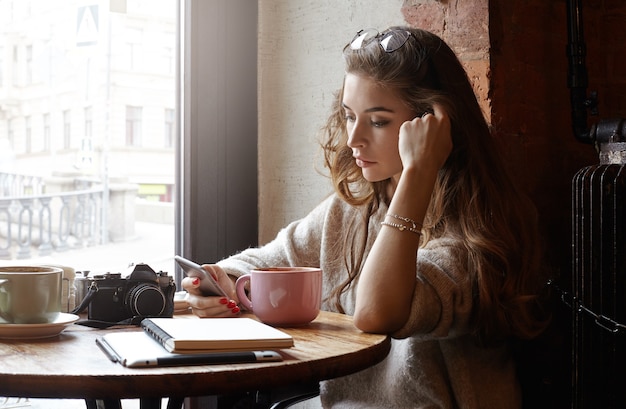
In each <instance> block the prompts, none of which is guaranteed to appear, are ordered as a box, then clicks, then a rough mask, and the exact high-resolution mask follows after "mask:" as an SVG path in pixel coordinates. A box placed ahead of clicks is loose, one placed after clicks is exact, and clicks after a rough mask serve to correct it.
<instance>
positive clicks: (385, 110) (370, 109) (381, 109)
mask: <svg viewBox="0 0 626 409" xmlns="http://www.w3.org/2000/svg"><path fill="white" fill-rule="evenodd" d="M341 106H342V107H344V108H345V109H349V110H351V111H352V108H350V107H349V106H347V105H346V104H344V103H343V102H342V103H341ZM379 111H383V112H391V113H393V112H394V110H393V109H389V108H385V107H371V108H368V109H366V110H365V112H367V113H370V112H379Z"/></svg>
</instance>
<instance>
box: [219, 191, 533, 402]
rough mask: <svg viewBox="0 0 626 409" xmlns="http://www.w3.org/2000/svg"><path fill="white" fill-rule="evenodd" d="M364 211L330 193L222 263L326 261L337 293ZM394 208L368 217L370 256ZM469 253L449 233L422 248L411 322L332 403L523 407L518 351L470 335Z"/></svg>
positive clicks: (346, 380) (330, 397) (341, 386)
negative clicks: (481, 343) (349, 235)
mask: <svg viewBox="0 0 626 409" xmlns="http://www.w3.org/2000/svg"><path fill="white" fill-rule="evenodd" d="M362 211H363V210H362V209H360V210H359V209H355V208H354V207H351V206H349V205H348V204H346V203H345V202H343V201H342V200H340V199H339V198H338V197H336V196H335V195H333V196H330V197H329V198H328V199H326V200H325V201H324V202H322V203H321V204H320V205H319V206H318V207H316V208H315V209H314V210H313V211H312V212H311V213H309V214H308V215H307V216H306V217H305V218H303V219H301V220H299V221H296V222H293V223H291V224H290V225H288V226H287V227H286V228H284V229H283V230H282V231H281V232H280V233H279V234H278V235H277V237H276V238H275V239H274V240H273V241H272V242H270V243H268V244H267V245H265V246H263V247H261V248H258V249H252V248H251V249H247V250H245V251H243V252H241V253H239V254H237V255H235V256H232V257H230V258H228V259H225V260H222V261H221V262H219V263H218V264H219V265H220V266H221V267H222V268H224V269H225V270H226V271H227V272H228V273H229V274H232V275H234V276H239V275H241V274H245V273H247V272H248V271H249V270H250V269H251V268H253V267H268V266H286V265H291V266H320V267H321V268H322V270H323V272H324V281H323V286H324V294H329V292H330V290H331V289H332V288H334V287H336V286H337V285H338V284H339V283H342V282H343V281H344V280H345V278H346V276H347V271H346V268H345V265H344V264H345V263H344V261H343V255H344V253H346V251H345V250H344V248H343V246H344V239H343V235H342V232H343V230H344V229H346V228H347V226H351V225H352V223H355V221H356V222H358V221H359V220H363V219H362V217H363V216H362V214H361V212H362ZM386 211H387V208H386V207H384V206H383V207H382V208H380V209H379V211H378V212H377V213H376V214H375V215H374V216H373V217H372V219H371V220H370V222H369V224H368V230H369V237H368V241H367V243H366V246H365V252H366V254H367V252H369V250H370V248H371V246H372V244H373V242H374V240H375V238H376V236H377V233H378V231H379V229H380V222H381V221H382V219H383V218H384V215H385V213H386ZM355 241H356V242H358V240H355ZM355 248H359V246H358V245H355ZM465 259H466V253H465V251H464V250H463V248H462V247H461V246H460V245H458V243H455V242H454V241H452V240H451V239H446V238H443V239H438V240H434V241H431V242H429V243H428V245H427V246H426V247H425V248H422V249H420V250H419V252H418V254H417V258H416V262H417V271H418V273H417V277H416V287H415V294H414V296H413V303H412V305H407V308H409V309H410V310H411V313H410V317H409V320H408V321H407V323H406V325H405V326H404V327H403V328H401V329H400V330H399V331H397V332H396V333H394V334H391V335H392V336H393V338H394V339H393V340H392V347H391V352H390V353H389V355H388V356H387V358H386V359H385V360H384V361H382V362H381V363H379V364H378V365H376V366H374V367H371V368H369V369H366V370H363V371H361V372H359V373H357V374H354V375H350V376H346V377H343V378H338V379H333V380H329V381H325V382H323V383H322V384H321V401H322V404H323V405H324V407H327V408H446V409H448V408H450V409H452V408H462V409H475V408H484V409H509V408H520V407H521V393H520V390H519V385H518V383H517V379H516V376H515V366H514V362H513V360H512V357H511V355H510V353H509V351H508V349H507V348H506V347H500V348H491V349H485V348H480V347H478V346H476V345H475V344H474V342H473V340H472V339H471V338H470V336H468V334H467V331H468V322H469V318H470V313H471V310H472V291H471V287H472V284H471V282H470V280H469V279H468V273H467V265H466V262H465ZM356 285H358V283H357V284H356ZM355 294H356V288H355V286H352V287H351V288H350V289H349V290H348V291H347V292H346V293H345V294H344V295H343V297H342V306H343V308H344V309H345V311H346V313H348V314H352V313H353V311H354V299H355ZM323 309H325V310H328V311H333V310H334V308H333V307H332V302H329V301H328V300H327V301H325V302H324V304H323Z"/></svg>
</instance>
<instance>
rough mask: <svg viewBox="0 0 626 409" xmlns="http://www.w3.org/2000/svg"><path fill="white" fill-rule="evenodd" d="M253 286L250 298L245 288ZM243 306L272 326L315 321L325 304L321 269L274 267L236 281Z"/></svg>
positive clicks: (252, 273)
mask: <svg viewBox="0 0 626 409" xmlns="http://www.w3.org/2000/svg"><path fill="white" fill-rule="evenodd" d="M248 282H249V283H250V298H251V299H252V300H250V298H248V296H247V294H246V291H245V285H246V284H247V283H248ZM235 286H236V288H237V296H238V297H239V301H240V302H241V304H243V306H244V307H246V308H247V309H249V310H250V311H252V312H253V313H254V315H256V316H257V317H258V318H259V319H260V320H261V321H263V322H264V323H266V324H270V325H278V326H291V325H304V324H308V323H309V322H311V321H313V320H314V319H315V317H317V314H319V311H320V304H321V302H322V270H321V269H319V268H312V267H271V268H263V269H258V270H252V271H250V274H246V275H243V276H241V277H239V278H238V279H237V283H236V284H235Z"/></svg>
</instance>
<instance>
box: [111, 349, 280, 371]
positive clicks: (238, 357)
mask: <svg viewBox="0 0 626 409" xmlns="http://www.w3.org/2000/svg"><path fill="white" fill-rule="evenodd" d="M282 360H283V358H282V356H281V355H280V354H279V353H278V352H276V351H233V352H211V353H206V354H175V355H169V356H163V357H155V358H149V359H135V360H130V359H125V360H120V361H119V362H120V363H121V364H122V365H124V366H127V367H131V368H136V367H146V366H174V365H207V364H234V363H246V362H248V363H249V362H276V361H282Z"/></svg>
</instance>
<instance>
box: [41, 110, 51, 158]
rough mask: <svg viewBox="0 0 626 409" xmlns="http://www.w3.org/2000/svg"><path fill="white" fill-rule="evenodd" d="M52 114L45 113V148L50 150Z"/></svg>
mask: <svg viewBox="0 0 626 409" xmlns="http://www.w3.org/2000/svg"><path fill="white" fill-rule="evenodd" d="M50 143H51V142H50V114H44V115H43V150H44V151H49V150H50Z"/></svg>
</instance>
